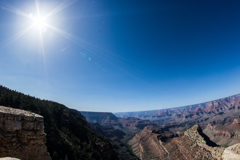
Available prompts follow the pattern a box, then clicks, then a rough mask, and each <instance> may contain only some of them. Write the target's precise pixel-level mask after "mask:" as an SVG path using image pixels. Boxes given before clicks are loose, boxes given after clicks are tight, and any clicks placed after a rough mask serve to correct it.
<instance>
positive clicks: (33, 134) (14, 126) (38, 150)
mask: <svg viewBox="0 0 240 160" xmlns="http://www.w3.org/2000/svg"><path fill="white" fill-rule="evenodd" d="M45 143H46V138H45V133H44V124H43V117H42V116H40V115H38V114H35V113H31V112H28V111H24V110H20V109H13V108H10V107H3V106H0V157H9V156H10V157H16V158H20V159H24V160H32V159H35V160H42V159H44V160H50V159H51V158H50V156H49V154H48V153H47V147H46V145H45Z"/></svg>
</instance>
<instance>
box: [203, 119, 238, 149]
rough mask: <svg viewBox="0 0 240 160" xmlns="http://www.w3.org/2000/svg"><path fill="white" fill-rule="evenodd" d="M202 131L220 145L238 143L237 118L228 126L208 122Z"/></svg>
mask: <svg viewBox="0 0 240 160" xmlns="http://www.w3.org/2000/svg"><path fill="white" fill-rule="evenodd" d="M203 132H204V133H205V134H206V135H207V136H208V137H209V138H210V139H211V141H213V142H215V143H216V144H218V145H221V146H230V145H234V144H237V143H240V123H239V119H234V121H233V123H232V124H231V125H228V126H224V125H221V124H217V125H214V126H212V125H211V124H208V125H207V127H206V128H205V129H204V130H203Z"/></svg>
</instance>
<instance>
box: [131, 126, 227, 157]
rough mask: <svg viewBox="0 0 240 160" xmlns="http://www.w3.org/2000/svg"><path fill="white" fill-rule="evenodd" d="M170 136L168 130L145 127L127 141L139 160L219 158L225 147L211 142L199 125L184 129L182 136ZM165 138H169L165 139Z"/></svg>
mask: <svg viewBox="0 0 240 160" xmlns="http://www.w3.org/2000/svg"><path fill="white" fill-rule="evenodd" d="M172 137H173V135H172V134H171V133H169V132H165V133H162V132H157V131H156V130H153V129H152V128H147V127H146V128H145V129H144V130H143V131H142V132H140V133H138V134H136V136H135V137H134V138H133V139H132V140H130V141H129V145H130V146H132V150H133V152H134V153H135V155H137V156H138V157H139V158H140V159H141V160H151V159H155V160H164V159H166V160H168V159H174V160H193V159H196V160H202V159H206V160H207V159H209V160H210V159H211V160H214V159H215V160H220V159H221V155H222V153H223V151H224V149H225V148H224V147H217V146H216V145H215V144H214V143H213V142H211V141H210V140H209V139H208V137H206V136H205V135H204V134H203V133H202V130H201V128H200V126H199V125H195V126H193V127H192V128H190V129H188V130H187V131H185V132H184V135H183V136H180V137H175V138H172ZM166 138H170V139H171V140H170V141H166Z"/></svg>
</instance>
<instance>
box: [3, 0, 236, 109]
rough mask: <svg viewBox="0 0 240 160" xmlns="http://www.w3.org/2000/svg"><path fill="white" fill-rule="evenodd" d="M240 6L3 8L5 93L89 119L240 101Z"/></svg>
mask: <svg viewBox="0 0 240 160" xmlns="http://www.w3.org/2000/svg"><path fill="white" fill-rule="evenodd" d="M239 8H240V1H236V0H228V1H226V0H194V1H193V0H189V1H188V0H184V1H179V0H95V1H93V0H79V1H71V0H69V1H60V0H58V1H57V0H56V1H53V0H46V1H41V0H39V1H34V0H21V1H20V0H15V1H14V0H1V1H0V35H1V36H0V66H1V67H0V84H1V85H3V86H6V87H8V88H10V89H13V90H17V91H20V92H22V93H25V94H29V95H32V96H35V97H39V98H41V99H47V100H52V101H56V102H59V103H62V104H65V105H66V106H67V107H70V108H75V109H78V110H80V111H110V112H121V111H122V112H123V111H143V110H154V109H162V108H170V107H178V106H183V105H190V104H196V103H201V102H205V101H210V100H214V99H218V98H223V97H226V96H230V95H234V94H238V93H240V74H239V73H240V9H239Z"/></svg>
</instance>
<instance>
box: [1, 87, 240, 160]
mask: <svg viewBox="0 0 240 160" xmlns="http://www.w3.org/2000/svg"><path fill="white" fill-rule="evenodd" d="M0 105H3V106H7V107H3V106H2V107H1V108H2V111H1V112H0V120H1V123H0V131H1V134H0V136H1V138H0V143H1V147H0V154H2V155H1V156H4V157H10V156H11V157H15V158H20V159H24V158H22V157H20V155H21V154H22V153H24V156H28V157H32V156H33V155H32V154H34V155H37V154H39V156H38V157H40V158H39V159H48V158H49V159H53V160H58V159H73V160H74V159H86V160H89V159H100V160H105V159H106V160H117V159H119V160H124V159H129V160H139V159H140V160H149V159H155V160H158V159H179V160H180V159H183V160H190V159H217V160H218V159H221V158H222V159H224V160H228V157H232V159H234V158H235V159H236V158H237V159H238V158H239V153H240V146H239V143H240V141H239V135H240V134H239V132H240V123H239V122H240V119H239V118H240V110H239V108H240V95H234V96H230V97H226V98H222V99H218V100H214V101H211V102H205V103H201V104H196V105H190V106H185V107H178V108H171V109H162V110H155V111H141V112H128V113H114V114H113V113H111V112H87V111H78V110H75V109H70V108H68V107H66V106H64V105H62V104H59V103H56V102H52V101H47V100H40V99H38V98H35V97H31V96H29V95H24V94H22V93H19V92H16V91H12V90H10V89H8V88H6V87H3V86H0ZM13 113H14V114H13ZM18 113H19V114H18ZM31 116H32V118H30V117H31ZM12 117H15V118H12ZM19 117H20V118H19ZM43 118H44V120H43ZM45 133H46V134H45ZM31 145H33V146H32V147H31ZM37 146H38V147H39V146H40V149H36V148H34V147H37ZM24 147H25V148H24ZM23 148H24V149H23ZM31 149H33V150H34V151H31ZM19 150H20V151H21V152H19ZM10 153H11V154H10ZM22 156H23V155H22ZM43 156H46V157H44V158H42V157H43ZM34 158H35V159H36V157H34ZM25 159H26V158H25Z"/></svg>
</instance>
